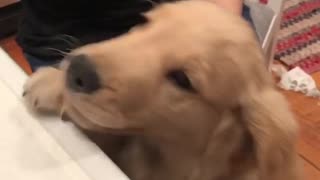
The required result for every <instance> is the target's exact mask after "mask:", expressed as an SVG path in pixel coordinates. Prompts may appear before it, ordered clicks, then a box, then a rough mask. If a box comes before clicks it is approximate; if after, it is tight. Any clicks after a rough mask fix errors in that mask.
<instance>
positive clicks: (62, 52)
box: [47, 48, 69, 57]
mask: <svg viewBox="0 0 320 180" xmlns="http://www.w3.org/2000/svg"><path fill="white" fill-rule="evenodd" d="M47 49H48V50H51V51H55V52H58V53H59V54H60V55H62V56H63V57H65V56H67V55H69V53H68V52H65V51H62V50H59V49H56V48H47Z"/></svg>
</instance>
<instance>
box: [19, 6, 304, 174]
mask: <svg viewBox="0 0 320 180" xmlns="http://www.w3.org/2000/svg"><path fill="white" fill-rule="evenodd" d="M146 17H147V18H148V19H149V23H147V24H145V25H143V26H140V27H137V28H134V29H133V30H132V31H130V33H128V34H126V35H123V36H121V37H119V38H115V39H113V40H110V41H105V42H100V43H96V44H91V45H87V46H84V47H82V48H79V49H76V50H75V51H73V52H72V53H71V54H72V55H76V54H85V55H86V56H88V57H89V58H90V62H91V63H92V64H94V65H95V67H96V71H97V72H98V74H99V77H100V79H101V82H102V85H103V88H101V89H99V90H98V91H97V92H95V93H92V94H81V93H76V92H73V91H72V90H69V89H68V88H66V87H65V86H64V84H65V83H64V74H65V70H66V68H68V62H66V61H65V63H63V64H64V65H62V68H61V70H58V69H54V68H51V67H47V68H43V69H40V70H39V71H37V72H36V73H34V74H33V75H32V76H31V78H30V79H29V80H28V82H27V83H26V85H25V90H26V93H27V94H26V100H27V102H29V103H30V104H31V106H32V107H33V108H35V109H36V110H39V111H43V110H50V111H57V112H62V111H63V112H66V113H67V114H68V115H69V116H70V117H71V118H72V119H73V120H74V122H75V124H77V125H78V126H80V127H81V128H82V129H84V130H85V131H87V133H88V134H89V135H90V136H91V137H92V139H94V140H95V141H96V142H97V143H98V144H100V145H101V147H102V148H103V149H104V150H105V151H106V152H107V153H108V155H109V156H110V157H111V158H112V159H113V160H114V161H115V162H116V163H117V164H118V165H119V166H120V168H121V169H122V170H123V171H124V172H125V173H126V174H127V175H128V176H129V177H130V178H131V179H133V180H187V179H188V180H298V179H300V168H299V165H298V162H297V161H298V159H297V154H296V150H295V141H296V136H297V124H296V122H295V120H294V118H293V116H292V114H291V113H290V111H289V109H288V105H287V103H286V101H285V99H284V98H283V97H282V95H281V94H280V93H278V92H277V91H276V89H275V88H274V86H273V82H272V78H271V76H270V75H269V73H268V72H267V70H266V68H265V65H264V62H265V60H264V57H263V55H262V52H261V50H260V48H259V44H258V43H257V41H256V39H255V36H254V34H253V32H252V30H251V28H250V27H249V25H248V24H247V23H246V22H245V21H244V20H242V19H241V18H240V17H237V16H235V15H232V14H231V13H227V12H224V11H223V10H222V9H220V8H218V7H216V6H215V5H214V4H212V3H209V2H203V1H196V0H194V1H186V2H177V3H170V4H165V5H161V6H159V7H158V8H156V9H155V10H153V11H151V12H150V13H147V14H146ZM174 69H181V70H184V71H185V72H186V74H187V75H188V76H189V78H190V79H191V82H192V85H193V87H194V88H195V92H188V91H185V90H183V89H180V88H178V87H176V86H175V85H174V84H173V83H172V82H170V81H169V80H168V79H167V78H166V74H167V73H168V72H169V71H171V70H174ZM100 133H101V134H100ZM118 134H120V135H121V136H118Z"/></svg>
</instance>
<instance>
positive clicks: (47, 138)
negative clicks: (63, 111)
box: [0, 48, 128, 180]
mask: <svg viewBox="0 0 320 180" xmlns="http://www.w3.org/2000/svg"><path fill="white" fill-rule="evenodd" d="M26 79H27V75H26V74H25V73H24V72H23V71H22V70H21V69H20V68H19V67H18V66H17V65H16V64H15V63H14V62H13V60H12V59H10V57H9V56H8V55H7V54H6V53H5V52H4V51H3V50H1V48H0V106H1V107H0V162H1V163H0V179H7V180H9V179H10V180H128V178H127V177H126V176H125V175H124V174H123V173H122V172H121V171H120V170H119V168H118V167H116V166H115V165H114V164H113V162H112V161H111V160H110V159H109V158H108V157H107V156H105V155H104V154H103V153H102V151H100V149H99V148H98V147H97V146H96V145H95V144H94V143H92V142H91V141H89V140H88V139H87V138H86V137H85V136H84V135H83V134H81V133H80V132H79V130H78V129H76V128H75V127H74V126H72V124H70V123H66V122H62V121H61V120H60V119H58V118H55V117H38V116H35V115H32V114H30V113H29V112H28V111H27V110H26V108H25V106H24V104H23V99H22V97H21V92H22V85H23V83H24V82H25V80H26Z"/></svg>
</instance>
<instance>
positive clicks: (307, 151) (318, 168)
mask: <svg viewBox="0 0 320 180" xmlns="http://www.w3.org/2000/svg"><path fill="white" fill-rule="evenodd" d="M0 46H2V47H3V48H4V49H5V50H6V51H7V52H8V53H9V55H10V56H12V58H13V59H15V60H16V62H17V63H18V64H19V65H20V66H21V67H22V68H23V69H24V70H25V71H26V72H27V73H29V74H30V73H31V70H30V68H29V66H28V64H27V62H26V61H25V59H24V57H23V54H22V52H21V49H20V48H19V47H18V45H17V44H16V42H15V41H14V39H13V38H8V39H5V40H1V41H0ZM313 77H314V79H315V80H316V81H317V84H318V85H320V72H318V73H315V74H313ZM283 94H284V95H285V96H286V97H287V98H288V100H289V102H290V103H291V106H292V109H293V110H294V112H295V114H296V117H297V119H298V120H299V123H300V126H301V135H300V140H299V143H298V147H299V153H300V156H301V158H302V160H303V161H304V167H305V180H320V100H317V99H313V98H308V97H305V96H303V95H301V94H298V93H293V92H288V91H283Z"/></svg>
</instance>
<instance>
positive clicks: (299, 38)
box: [275, 0, 320, 73]
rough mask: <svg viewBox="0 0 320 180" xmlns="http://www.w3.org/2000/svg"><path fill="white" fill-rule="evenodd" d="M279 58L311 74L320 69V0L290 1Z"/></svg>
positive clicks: (283, 19) (285, 14) (283, 25)
mask: <svg viewBox="0 0 320 180" xmlns="http://www.w3.org/2000/svg"><path fill="white" fill-rule="evenodd" d="M280 26H281V30H280V32H279V34H278V43H277V45H276V54H275V59H277V60H280V61H282V62H283V63H285V64H286V65H288V67H289V68H294V67H297V66H299V67H301V68H302V69H303V70H305V71H306V72H307V73H313V72H315V71H319V70H320V0H286V1H285V2H284V11H283V16H282V22H281V25H280Z"/></svg>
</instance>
